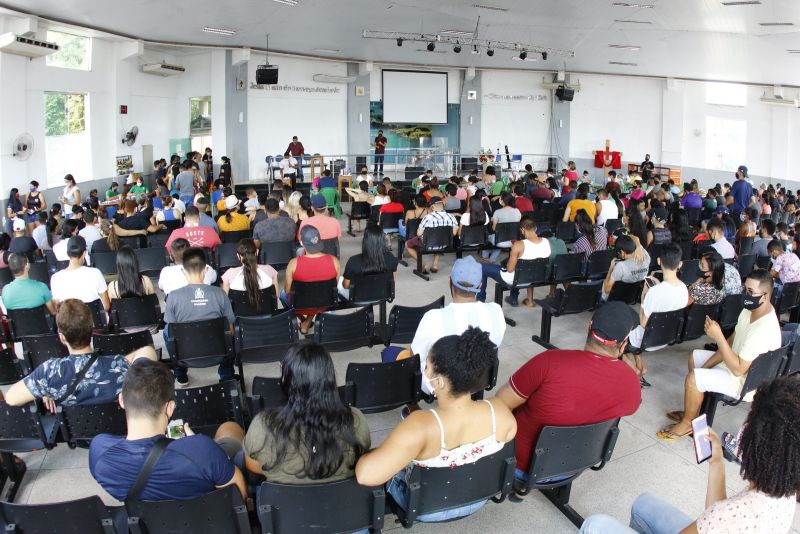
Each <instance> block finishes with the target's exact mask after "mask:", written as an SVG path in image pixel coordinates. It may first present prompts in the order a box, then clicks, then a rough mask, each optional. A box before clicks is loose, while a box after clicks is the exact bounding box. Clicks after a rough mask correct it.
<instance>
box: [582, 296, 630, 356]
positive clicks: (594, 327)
mask: <svg viewBox="0 0 800 534" xmlns="http://www.w3.org/2000/svg"><path fill="white" fill-rule="evenodd" d="M638 324H639V315H638V314H637V313H636V312H635V311H634V309H633V308H631V307H630V306H628V305H627V304H625V303H623V302H618V301H611V302H607V303H605V304H604V305H602V306H601V307H599V308H598V309H597V310H595V312H594V314H593V315H592V322H591V323H590V324H589V331H590V333H591V336H592V338H593V339H594V341H595V342H597V343H599V344H600V345H616V344H617V343H622V342H623V341H625V339H627V337H628V335H629V334H630V333H631V331H632V330H633V329H634V328H636V326H637V325H638Z"/></svg>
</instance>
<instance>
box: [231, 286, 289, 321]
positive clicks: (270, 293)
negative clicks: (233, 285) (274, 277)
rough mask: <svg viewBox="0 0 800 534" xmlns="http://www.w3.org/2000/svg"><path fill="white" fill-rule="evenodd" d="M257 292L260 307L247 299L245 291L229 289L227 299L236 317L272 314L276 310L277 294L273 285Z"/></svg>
mask: <svg viewBox="0 0 800 534" xmlns="http://www.w3.org/2000/svg"><path fill="white" fill-rule="evenodd" d="M259 293H260V294H261V307H260V308H256V307H255V306H254V305H253V304H251V303H250V300H248V297H247V291H237V290H236V289H231V290H229V291H228V299H230V301H231V307H232V308H233V314H234V315H235V316H236V317H254V316H256V315H272V314H273V313H275V312H276V311H278V296H277V295H276V294H275V288H274V287H271V286H270V287H266V288H264V289H261V290H259Z"/></svg>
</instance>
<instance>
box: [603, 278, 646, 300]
mask: <svg viewBox="0 0 800 534" xmlns="http://www.w3.org/2000/svg"><path fill="white" fill-rule="evenodd" d="M642 287H644V281H641V282H621V281H618V282H614V285H613V286H612V287H611V292H610V293H609V294H608V298H607V299H606V300H607V301H609V302H611V301H614V300H618V301H620V302H624V303H625V304H627V305H628V306H633V305H634V304H636V303H637V302H639V295H641V294H642Z"/></svg>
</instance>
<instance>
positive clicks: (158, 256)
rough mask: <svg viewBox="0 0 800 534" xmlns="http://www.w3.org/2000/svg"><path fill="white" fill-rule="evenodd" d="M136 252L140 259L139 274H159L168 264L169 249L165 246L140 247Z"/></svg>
mask: <svg viewBox="0 0 800 534" xmlns="http://www.w3.org/2000/svg"><path fill="white" fill-rule="evenodd" d="M135 252H136V259H138V260H139V274H142V275H144V276H158V275H159V274H161V269H163V268H164V267H166V266H167V265H168V263H167V249H166V248H164V247H157V248H139V249H136V251H135Z"/></svg>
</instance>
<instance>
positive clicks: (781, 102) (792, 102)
mask: <svg viewBox="0 0 800 534" xmlns="http://www.w3.org/2000/svg"><path fill="white" fill-rule="evenodd" d="M761 101H762V102H764V103H765V104H769V105H771V106H786V107H792V108H800V100H798V99H797V98H783V97H781V96H772V97H770V96H767V95H766V93H764V94H763V95H762V96H761Z"/></svg>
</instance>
